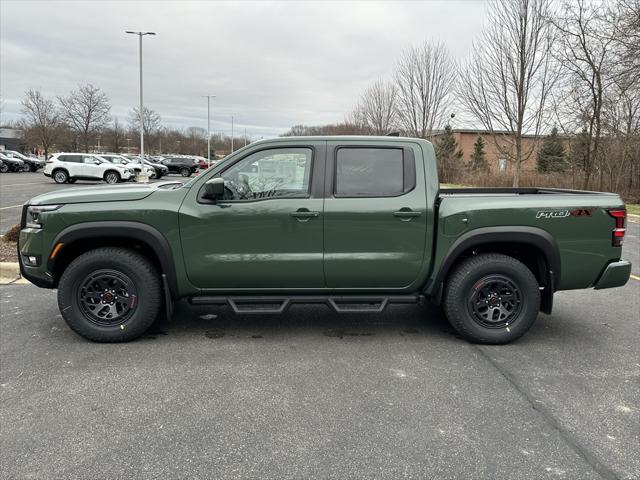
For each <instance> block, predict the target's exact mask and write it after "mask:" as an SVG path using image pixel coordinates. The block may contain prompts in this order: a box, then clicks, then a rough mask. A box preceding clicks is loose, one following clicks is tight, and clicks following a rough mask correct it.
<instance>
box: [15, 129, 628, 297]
mask: <svg viewBox="0 0 640 480" xmlns="http://www.w3.org/2000/svg"><path fill="white" fill-rule="evenodd" d="M303 145H304V146H311V147H313V148H314V149H315V150H314V151H315V154H314V158H313V162H314V164H313V174H312V175H313V180H312V181H313V184H314V188H312V190H311V193H310V195H309V198H301V199H300V198H298V199H286V198H272V199H263V200H258V201H252V202H227V203H224V202H219V203H217V204H211V203H199V201H198V195H199V192H200V191H201V189H202V187H203V185H204V183H205V182H206V181H207V180H209V179H211V178H213V177H214V176H216V175H217V174H219V173H220V172H221V171H222V170H224V169H225V168H226V167H227V166H228V165H230V164H232V163H234V162H235V161H236V160H238V159H240V158H243V157H244V156H245V155H247V154H250V153H253V152H255V151H257V150H261V149H264V148H268V147H283V146H295V147H300V146H303ZM354 145H359V146H396V147H397V146H401V147H405V148H410V149H412V151H413V153H414V157H415V162H416V186H415V188H414V189H413V190H412V191H411V192H408V193H406V194H404V195H402V196H398V197H389V198H334V197H333V196H332V195H330V192H331V186H332V181H333V179H332V178H331V172H332V169H331V168H329V166H330V162H332V161H333V158H332V152H333V148H334V147H337V146H354ZM325 152H326V154H325ZM161 185H162V184H154V185H121V186H115V187H99V188H77V189H73V190H71V189H67V190H63V191H58V192H52V193H48V194H45V195H41V196H39V197H36V198H34V199H32V200H31V201H30V202H29V204H31V205H38V204H40V205H46V204H64V206H63V207H62V208H60V209H59V210H57V211H55V212H50V213H44V214H42V219H43V224H44V227H43V228H42V229H23V230H22V232H21V234H20V243H19V245H20V250H21V252H22V253H23V254H29V255H40V256H41V257H42V258H44V259H46V258H48V257H49V254H50V253H51V250H52V249H53V247H54V245H53V242H54V239H55V237H56V236H57V235H58V233H59V232H60V231H62V230H63V229H64V228H66V227H68V226H70V225H74V224H78V223H83V222H94V221H111V220H120V221H132V222H140V223H144V224H146V225H149V226H151V227H153V228H155V229H156V230H158V231H159V232H160V233H161V234H162V235H163V236H164V237H165V238H166V239H167V241H168V243H169V245H170V248H171V250H172V253H173V257H174V260H175V269H176V277H177V278H176V283H177V286H178V291H177V292H176V294H177V295H178V296H188V295H197V294H199V293H215V292H219V293H225V292H236V293H249V292H291V293H295V292H318V293H323V292H330V291H335V292H375V291H387V292H402V293H416V292H422V293H425V294H427V295H429V294H430V293H431V292H432V291H433V290H434V288H436V286H435V285H433V279H434V277H435V275H436V273H437V272H438V271H439V269H440V266H441V265H442V263H443V261H444V258H445V256H446V254H447V252H448V251H449V249H450V248H451V246H452V245H453V243H454V242H455V241H456V239H457V238H459V237H460V236H461V235H462V234H465V233H467V232H469V231H472V230H474V229H478V228H482V227H492V226H532V227H537V228H541V229H544V230H546V231H547V232H549V233H550V234H551V235H552V236H553V237H554V238H555V240H556V242H557V244H558V248H559V250H560V258H561V267H562V268H561V276H560V280H559V283H558V285H556V287H557V289H559V290H566V289H574V288H587V287H592V286H594V285H595V284H596V282H597V281H598V279H600V281H599V283H598V288H606V287H608V286H618V285H620V284H621V283H620V282H621V278H623V277H624V276H625V274H626V276H627V278H628V271H627V269H626V267H625V268H622V267H618V268H613V267H612V268H610V269H606V268H607V265H608V264H610V263H612V262H615V261H618V260H619V259H620V255H621V248H616V247H613V246H612V245H611V230H612V228H613V226H614V221H613V219H612V218H611V217H610V216H609V215H608V214H607V213H606V211H605V209H606V208H616V207H620V206H622V201H621V199H620V197H619V196H618V195H615V194H600V195H593V194H587V193H585V194H566V195H563V194H549V195H542V194H540V195H535V194H531V195H513V194H470V195H465V194H457V195H452V196H448V195H445V196H443V197H442V198H441V197H439V196H438V177H437V168H436V159H435V155H434V150H433V147H432V145H431V144H430V143H429V142H427V141H424V140H418V139H407V138H392V137H305V138H279V139H273V140H266V141H261V142H256V143H253V144H251V145H249V146H247V147H245V148H243V149H241V150H239V151H237V152H235V153H234V154H233V155H231V156H229V157H227V159H225V161H223V162H221V163H220V164H218V165H216V166H215V167H213V168H211V169H210V170H208V171H206V172H205V173H203V174H201V175H200V176H198V177H196V178H195V179H193V180H192V181H190V182H189V183H188V184H186V185H184V186H181V187H179V188H175V189H170V188H167V187H166V186H165V187H162V186H161ZM318 186H319V187H318ZM406 208H410V209H411V210H412V211H414V212H419V216H417V217H414V218H411V219H409V220H407V219H406V218H398V217H396V216H394V212H397V211H400V210H402V209H406ZM571 208H591V209H593V213H592V215H591V216H582V217H566V218H536V215H537V212H539V211H541V210H557V209H571ZM298 209H307V210H309V211H315V212H318V216H317V217H312V218H309V219H303V220H302V221H301V220H300V219H298V218H294V217H293V216H291V213H292V212H295V211H296V210H298ZM63 248H64V247H63ZM45 265H46V261H45V262H43V264H42V265H41V266H39V267H25V271H26V273H27V274H28V275H30V276H34V277H37V278H48V276H49V274H48V272H46V267H45ZM603 271H604V272H605V276H603V277H602V278H600V276H601V274H602V272H603ZM625 272H626V273H625ZM603 285H604V286H603Z"/></svg>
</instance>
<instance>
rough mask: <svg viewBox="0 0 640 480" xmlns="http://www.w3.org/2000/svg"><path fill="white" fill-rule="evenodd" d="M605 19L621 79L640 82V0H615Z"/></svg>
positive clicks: (628, 81)
mask: <svg viewBox="0 0 640 480" xmlns="http://www.w3.org/2000/svg"><path fill="white" fill-rule="evenodd" d="M606 19H607V21H608V23H609V31H610V36H611V38H612V40H613V44H614V45H613V46H614V48H615V51H616V54H617V55H616V57H617V58H616V65H615V66H616V69H617V70H618V73H619V75H620V77H622V78H621V79H622V81H623V82H625V83H631V82H633V81H637V82H640V0H617V1H616V2H615V4H614V5H613V6H612V7H610V8H609V9H608V12H607V15H606Z"/></svg>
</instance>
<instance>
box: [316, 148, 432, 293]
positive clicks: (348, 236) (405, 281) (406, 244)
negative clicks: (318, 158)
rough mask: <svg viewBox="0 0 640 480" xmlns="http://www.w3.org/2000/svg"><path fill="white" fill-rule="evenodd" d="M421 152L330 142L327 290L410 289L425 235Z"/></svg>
mask: <svg viewBox="0 0 640 480" xmlns="http://www.w3.org/2000/svg"><path fill="white" fill-rule="evenodd" d="M424 175H425V172H424V164H423V161H422V150H421V149H420V147H419V145H418V144H415V143H412V142H406V143H399V142H371V143H366V142H362V141H352V140H351V141H344V142H329V145H328V152H327V172H326V185H327V192H326V199H325V206H324V254H325V258H324V270H325V278H326V282H327V286H328V287H331V288H350V289H358V288H367V289H370V288H382V289H384V288H391V289H401V288H406V287H409V286H410V285H412V284H413V283H414V282H415V281H416V280H417V279H418V277H419V276H420V272H421V270H422V267H423V265H424V261H425V259H424V254H425V242H426V234H427V212H426V208H427V205H426V195H425V176H424Z"/></svg>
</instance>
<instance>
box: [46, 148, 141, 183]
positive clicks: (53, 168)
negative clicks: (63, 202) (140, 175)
mask: <svg viewBox="0 0 640 480" xmlns="http://www.w3.org/2000/svg"><path fill="white" fill-rule="evenodd" d="M44 174H45V175H46V176H47V177H52V178H53V180H54V181H55V182H56V183H67V182H69V183H74V182H75V181H76V180H104V181H105V182H107V183H118V182H120V181H123V180H130V179H132V178H134V177H135V174H136V173H135V170H134V169H133V168H128V167H125V166H124V165H116V164H113V163H111V162H109V161H107V160H105V159H104V158H100V156H99V155H93V154H91V153H55V154H53V155H52V156H51V158H49V160H47V164H46V166H45V167H44Z"/></svg>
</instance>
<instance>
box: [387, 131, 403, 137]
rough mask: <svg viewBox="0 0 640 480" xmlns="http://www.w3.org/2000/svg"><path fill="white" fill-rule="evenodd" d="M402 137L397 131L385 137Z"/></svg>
mask: <svg viewBox="0 0 640 480" xmlns="http://www.w3.org/2000/svg"><path fill="white" fill-rule="evenodd" d="M399 136H400V132H398V131H395V132H389V133H387V134H386V135H385V137H399Z"/></svg>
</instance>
